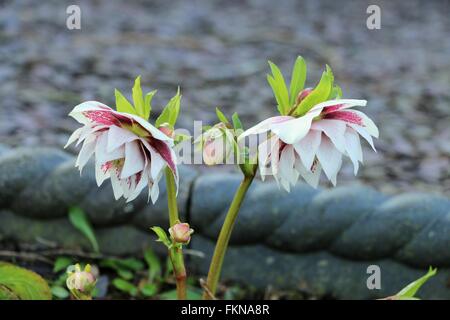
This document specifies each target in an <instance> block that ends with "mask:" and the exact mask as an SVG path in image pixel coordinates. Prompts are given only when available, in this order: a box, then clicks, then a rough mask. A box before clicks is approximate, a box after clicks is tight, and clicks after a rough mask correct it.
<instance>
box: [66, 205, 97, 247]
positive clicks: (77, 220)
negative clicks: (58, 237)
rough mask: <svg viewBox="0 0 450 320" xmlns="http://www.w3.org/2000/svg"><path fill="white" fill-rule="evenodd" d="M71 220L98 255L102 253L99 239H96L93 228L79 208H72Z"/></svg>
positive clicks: (70, 211)
mask: <svg viewBox="0 0 450 320" xmlns="http://www.w3.org/2000/svg"><path fill="white" fill-rule="evenodd" d="M69 220H70V222H71V223H72V225H73V226H74V227H75V228H76V229H77V230H78V231H80V232H81V233H82V234H83V235H84V236H85V237H86V238H87V239H88V240H89V242H90V243H91V245H92V248H93V249H94V251H95V252H97V253H98V252H100V249H99V246H98V242H97V239H96V238H95V234H94V230H93V229H92V226H91V224H90V222H89V220H88V218H87V216H86V214H85V213H84V211H83V210H81V209H80V208H78V207H72V208H70V209H69Z"/></svg>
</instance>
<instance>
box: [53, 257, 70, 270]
mask: <svg viewBox="0 0 450 320" xmlns="http://www.w3.org/2000/svg"><path fill="white" fill-rule="evenodd" d="M72 264H74V261H73V259H71V258H69V257H58V258H56V260H55V263H54V265H53V272H54V273H58V272H60V271H63V270H66V269H67V267H68V266H70V265H72Z"/></svg>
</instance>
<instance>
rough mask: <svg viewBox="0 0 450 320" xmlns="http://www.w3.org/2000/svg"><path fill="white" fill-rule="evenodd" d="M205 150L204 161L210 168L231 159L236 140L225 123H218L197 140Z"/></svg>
mask: <svg viewBox="0 0 450 320" xmlns="http://www.w3.org/2000/svg"><path fill="white" fill-rule="evenodd" d="M195 143H197V144H198V145H199V146H200V147H201V148H202V150H203V161H204V162H205V164H207V165H208V166H212V165H216V164H224V163H226V161H227V159H228V158H229V157H230V155H231V153H232V151H233V148H234V144H235V140H234V135H233V133H232V131H231V130H230V129H229V128H227V126H226V125H225V124H224V123H222V122H221V123H218V124H216V125H215V126H214V127H212V128H210V129H208V130H207V131H205V132H204V133H203V134H202V135H201V136H200V137H198V138H197V139H196V140H195Z"/></svg>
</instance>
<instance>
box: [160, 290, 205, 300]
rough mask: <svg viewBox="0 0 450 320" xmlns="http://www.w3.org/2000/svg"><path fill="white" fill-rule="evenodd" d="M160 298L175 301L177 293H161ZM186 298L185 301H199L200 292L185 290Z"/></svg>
mask: <svg viewBox="0 0 450 320" xmlns="http://www.w3.org/2000/svg"><path fill="white" fill-rule="evenodd" d="M160 298H161V299H162V300H176V299H177V291H176V290H170V291H166V292H163V293H162V294H161V295H160ZM186 298H187V300H201V299H202V292H201V291H200V290H199V289H197V288H187V290H186Z"/></svg>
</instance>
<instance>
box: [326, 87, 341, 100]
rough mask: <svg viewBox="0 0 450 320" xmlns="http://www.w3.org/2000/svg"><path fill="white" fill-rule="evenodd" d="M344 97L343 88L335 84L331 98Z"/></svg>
mask: <svg viewBox="0 0 450 320" xmlns="http://www.w3.org/2000/svg"><path fill="white" fill-rule="evenodd" d="M341 98H342V89H341V87H339V86H338V85H335V86H334V87H333V89H332V90H331V93H330V97H329V98H328V99H329V100H330V99H341Z"/></svg>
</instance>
